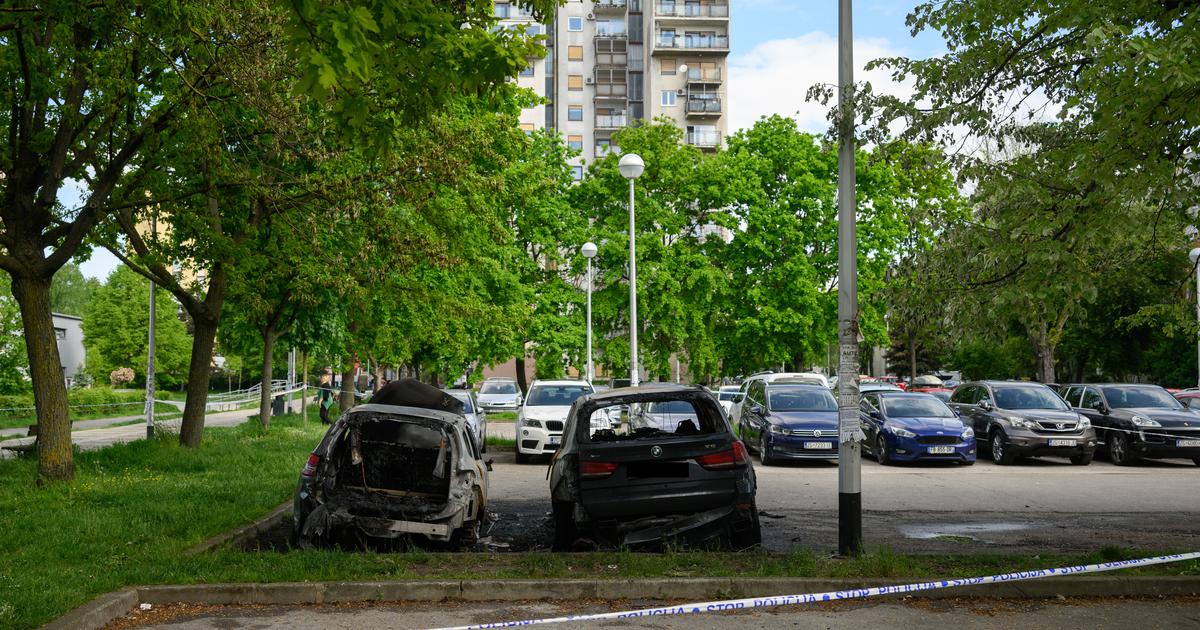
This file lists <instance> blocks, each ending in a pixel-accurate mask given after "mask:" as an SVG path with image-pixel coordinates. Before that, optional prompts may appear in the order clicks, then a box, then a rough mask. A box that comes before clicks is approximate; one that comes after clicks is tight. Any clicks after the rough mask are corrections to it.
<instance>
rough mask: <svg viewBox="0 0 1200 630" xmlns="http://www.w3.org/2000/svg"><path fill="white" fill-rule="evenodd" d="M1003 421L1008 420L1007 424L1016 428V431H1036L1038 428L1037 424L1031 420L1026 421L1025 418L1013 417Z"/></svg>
mask: <svg viewBox="0 0 1200 630" xmlns="http://www.w3.org/2000/svg"><path fill="white" fill-rule="evenodd" d="M1005 420H1008V423H1009V424H1011V425H1013V426H1014V427H1016V428H1018V429H1036V428H1037V426H1038V425H1037V423H1036V422H1034V421H1033V420H1026V419H1025V418H1017V417H1015V416H1012V417H1008V418H1005Z"/></svg>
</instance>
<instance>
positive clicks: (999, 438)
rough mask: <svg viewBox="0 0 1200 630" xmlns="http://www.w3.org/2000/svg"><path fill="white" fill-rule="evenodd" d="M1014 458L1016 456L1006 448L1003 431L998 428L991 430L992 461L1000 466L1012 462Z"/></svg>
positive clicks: (1006, 439) (1006, 440) (1006, 443)
mask: <svg viewBox="0 0 1200 630" xmlns="http://www.w3.org/2000/svg"><path fill="white" fill-rule="evenodd" d="M1014 460H1016V457H1014V456H1013V454H1012V450H1011V449H1009V448H1008V438H1007V437H1005V436H1004V432H1003V431H999V430H997V431H993V432H992V461H993V462H996V463H997V464H999V465H1000V466H1007V465H1009V464H1011V463H1013V461H1014Z"/></svg>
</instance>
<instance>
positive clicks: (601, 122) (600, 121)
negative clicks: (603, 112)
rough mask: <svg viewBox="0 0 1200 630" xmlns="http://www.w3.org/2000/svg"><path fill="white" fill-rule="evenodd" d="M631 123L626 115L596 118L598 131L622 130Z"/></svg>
mask: <svg viewBox="0 0 1200 630" xmlns="http://www.w3.org/2000/svg"><path fill="white" fill-rule="evenodd" d="M628 123H629V119H628V118H627V117H626V116H625V115H624V114H619V115H612V116H596V129H620V128H621V127H624V126H626V125H627V124H628Z"/></svg>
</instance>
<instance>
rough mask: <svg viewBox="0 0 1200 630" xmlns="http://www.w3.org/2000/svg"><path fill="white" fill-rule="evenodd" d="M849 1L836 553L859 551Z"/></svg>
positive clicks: (841, 70)
mask: <svg viewBox="0 0 1200 630" xmlns="http://www.w3.org/2000/svg"><path fill="white" fill-rule="evenodd" d="M851 18H852V0H839V2H838V103H839V105H838V107H839V112H838V121H839V123H838V126H839V132H838V136H839V142H840V146H839V150H838V345H839V352H838V428H839V431H838V434H839V435H838V553H839V554H841V555H844V556H845V555H858V554H859V553H862V544H863V541H862V470H861V463H862V462H861V457H862V445H861V443H860V440H859V436H860V435H861V429H860V427H859V419H858V244H857V241H856V239H857V234H856V232H857V230H856V225H855V222H856V221H857V218H856V216H855V204H856V200H855V194H854V187H855V181H854V114H853V111H852V109H853V106H854V102H853V90H854V29H853V26H852V19H851Z"/></svg>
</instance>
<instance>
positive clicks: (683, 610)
mask: <svg viewBox="0 0 1200 630" xmlns="http://www.w3.org/2000/svg"><path fill="white" fill-rule="evenodd" d="M1184 560H1200V551H1194V552H1190V553H1178V554H1174V555H1169V556H1156V557H1153V558H1139V559H1137V560H1120V561H1117V562H1102V563H1100V564H1084V565H1079V566H1073V567H1058V568H1054V569H1034V570H1031V571H1016V572H1013V573H1002V574H999V575H988V576H984V577H974V578H956V579H948V580H936V581H933V582H915V583H912V584H897V585H893V586H874V587H871V588H857V589H852V590H846V591H830V592H828V593H805V594H802V595H775V596H771V597H747V598H745V599H725V600H718V601H712V602H698V603H693V604H676V605H672V606H662V607H659V608H645V609H642V610H624V611H620V612H607V613H594V614H588V615H570V616H567V617H552V618H546V619H524V620H520V621H501V622H496V623H485V624H478V625H473V626H456V627H450V628H438V629H437V630H483V629H485V628H512V627H516V626H533V625H541V624H548V623H567V622H571V621H604V620H610V619H631V618H637V617H657V616H665V615H692V614H699V613H708V612H718V611H723V610H744V609H753V608H772V607H779V606H795V605H798V604H812V603H817V602H830V601H840V600H848V599H864V598H867V597H878V596H880V595H897V594H905V593H919V592H921V591H932V590H939V589H944V588H958V587H963V586H978V585H980V584H1001V583H1005V582H1019V581H1023V580H1036V579H1039V578H1048V577H1063V576H1069V575H1079V574H1081V573H1101V572H1104V571H1116V570H1118V569H1130V568H1133V567H1146V566H1151V565H1155V564H1167V563H1170V562H1182V561H1184Z"/></svg>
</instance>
